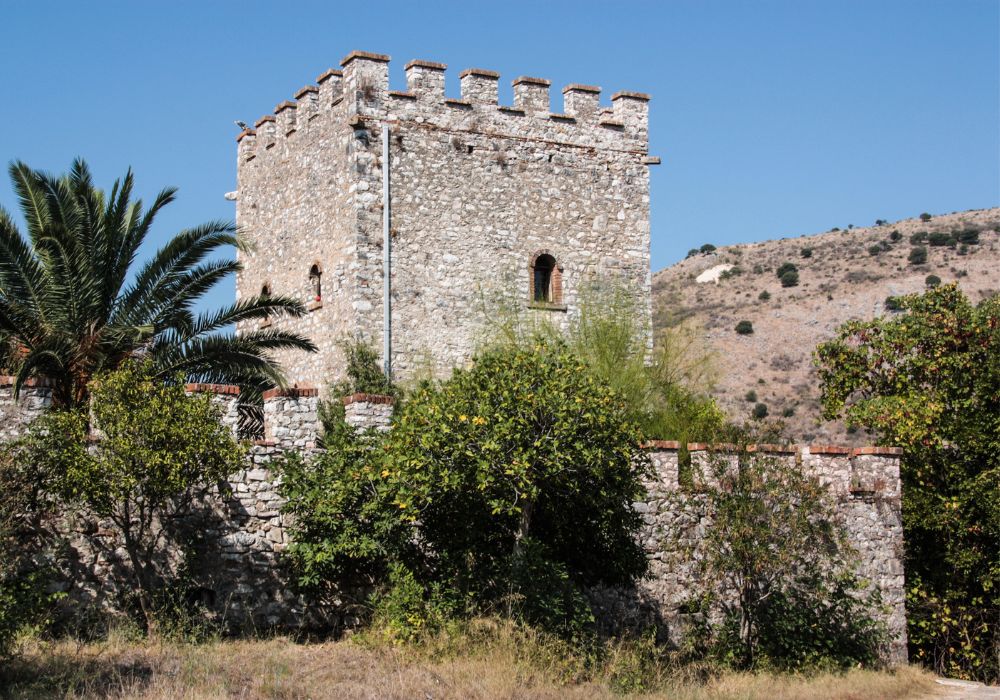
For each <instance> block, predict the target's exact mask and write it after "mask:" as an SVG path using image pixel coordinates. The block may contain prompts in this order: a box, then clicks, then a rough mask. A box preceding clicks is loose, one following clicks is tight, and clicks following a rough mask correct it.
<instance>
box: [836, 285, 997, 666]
mask: <svg viewBox="0 0 1000 700" xmlns="http://www.w3.org/2000/svg"><path fill="white" fill-rule="evenodd" d="M901 304H902V306H903V308H904V309H905V310H906V311H907V313H906V314H904V315H901V316H894V317H886V318H880V319H874V320H872V321H866V322H861V321H855V322H851V323H848V324H845V325H844V326H842V327H841V328H840V330H839V332H838V334H837V337H836V338H835V339H834V340H831V341H829V342H827V343H824V344H822V345H820V346H819V348H818V349H817V351H816V358H817V359H816V362H817V365H818V367H819V374H820V382H821V388H822V401H823V409H824V410H823V417H824V418H825V419H830V418H834V417H840V416H843V417H844V419H845V420H846V421H847V422H848V423H850V424H857V425H861V426H862V427H864V428H865V429H867V430H869V431H871V432H873V433H875V434H876V435H877V436H878V441H879V444H883V445H899V446H901V447H902V448H903V449H904V455H905V456H904V459H903V460H902V462H901V467H900V477H901V479H902V483H903V490H902V497H903V508H902V515H903V536H904V540H905V548H904V552H905V555H906V562H905V566H906V571H907V587H908V595H907V622H908V635H909V642H910V659H911V660H913V661H917V662H920V663H925V664H928V665H932V667H933V668H934V670H935V671H936V672H937V673H940V674H946V675H952V676H962V677H966V678H976V679H979V680H982V681H985V682H988V683H996V682H997V681H998V680H1000V657H997V655H996V650H997V649H998V648H1000V627H998V626H997V625H995V624H992V623H985V621H986V620H988V619H992V620H996V619H997V616H998V615H1000V585H998V584H1000V580H998V571H997V562H1000V521H998V519H997V516H996V514H997V513H998V505H1000V452H998V451H997V449H996V445H998V444H1000V423H998V421H997V408H996V406H997V404H996V399H997V387H998V386H1000V379H998V377H1000V374H998V365H997V358H998V357H1000V334H998V333H997V328H1000V297H996V296H994V297H992V298H988V299H985V300H983V301H981V302H979V303H978V304H973V303H971V302H970V301H969V300H968V299H967V298H966V297H965V295H963V294H962V292H961V291H960V290H959V289H958V287H957V286H956V285H954V284H947V285H942V286H940V287H937V288H934V289H931V290H928V291H926V292H924V293H923V294H921V295H912V296H907V297H904V298H903V299H902V301H901Z"/></svg>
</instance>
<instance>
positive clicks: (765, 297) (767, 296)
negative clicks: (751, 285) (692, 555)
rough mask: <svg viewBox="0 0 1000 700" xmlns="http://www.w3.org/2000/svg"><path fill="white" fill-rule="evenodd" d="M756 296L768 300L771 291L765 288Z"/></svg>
mask: <svg viewBox="0 0 1000 700" xmlns="http://www.w3.org/2000/svg"><path fill="white" fill-rule="evenodd" d="M757 298H758V299H760V300H761V301H769V300H770V299H771V292H769V291H767V290H766V289H765V290H764V291H763V292H761V293H760V294H758V295H757Z"/></svg>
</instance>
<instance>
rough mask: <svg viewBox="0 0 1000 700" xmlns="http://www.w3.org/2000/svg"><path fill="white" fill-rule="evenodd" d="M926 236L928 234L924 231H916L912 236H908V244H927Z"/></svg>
mask: <svg viewBox="0 0 1000 700" xmlns="http://www.w3.org/2000/svg"><path fill="white" fill-rule="evenodd" d="M927 236H928V234H927V232H926V231H917V232H916V233H914V234H913V235H911V236H910V243H911V244H913V245H919V244H921V243H926V242H927Z"/></svg>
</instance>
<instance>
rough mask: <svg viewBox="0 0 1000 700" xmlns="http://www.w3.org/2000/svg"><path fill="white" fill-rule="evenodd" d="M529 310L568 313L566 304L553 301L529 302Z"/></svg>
mask: <svg viewBox="0 0 1000 700" xmlns="http://www.w3.org/2000/svg"><path fill="white" fill-rule="evenodd" d="M528 308H529V309H541V310H542V311H566V308H567V307H566V305H565V304H556V303H554V302H551V301H529V302H528Z"/></svg>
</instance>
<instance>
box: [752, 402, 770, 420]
mask: <svg viewBox="0 0 1000 700" xmlns="http://www.w3.org/2000/svg"><path fill="white" fill-rule="evenodd" d="M750 415H752V416H753V417H754V418H756V419H757V420H763V419H765V418H767V404H766V403H758V404H756V405H755V406H754V407H753V412H752V413H751V414H750Z"/></svg>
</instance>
